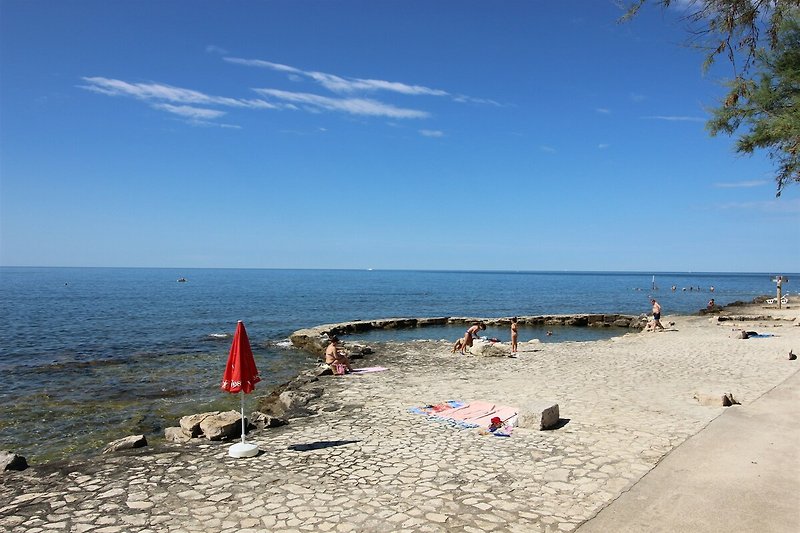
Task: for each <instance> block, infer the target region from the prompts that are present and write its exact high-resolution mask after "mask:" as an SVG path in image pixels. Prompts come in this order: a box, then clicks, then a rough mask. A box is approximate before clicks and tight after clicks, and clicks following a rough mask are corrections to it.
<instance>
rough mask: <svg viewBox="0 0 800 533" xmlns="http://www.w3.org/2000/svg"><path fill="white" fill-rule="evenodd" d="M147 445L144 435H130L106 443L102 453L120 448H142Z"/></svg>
mask: <svg viewBox="0 0 800 533" xmlns="http://www.w3.org/2000/svg"><path fill="white" fill-rule="evenodd" d="M143 446H147V439H146V438H145V437H144V435H130V436H128V437H124V438H121V439H117V440H115V441H112V442H109V443H108V444H106V447H105V448H103V453H111V452H116V451H120V450H132V449H133V448H142V447H143Z"/></svg>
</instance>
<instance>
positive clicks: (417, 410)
mask: <svg viewBox="0 0 800 533" xmlns="http://www.w3.org/2000/svg"><path fill="white" fill-rule="evenodd" d="M409 411H410V412H412V413H414V414H424V415H427V416H428V417H429V418H433V419H438V420H443V421H446V422H450V423H452V424H453V425H455V426H457V427H464V428H485V429H488V428H489V426H490V424H491V422H492V418H494V417H499V418H500V420H502V421H503V423H504V424H505V425H508V426H510V427H513V426H516V425H517V415H518V413H519V409H517V408H516V407H509V406H506V405H497V404H494V403H491V402H484V401H472V402H468V403H464V402H459V401H456V400H451V401H448V402H444V403H441V404H436V405H426V406H422V407H412V408H411V409H409Z"/></svg>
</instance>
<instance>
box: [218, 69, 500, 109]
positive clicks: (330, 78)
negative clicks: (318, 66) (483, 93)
mask: <svg viewBox="0 0 800 533" xmlns="http://www.w3.org/2000/svg"><path fill="white" fill-rule="evenodd" d="M223 59H224V60H225V61H227V62H228V63H233V64H236V65H243V66H248V67H257V68H265V69H269V70H274V71H276V72H283V73H286V74H288V75H289V79H291V80H293V81H300V80H302V79H303V78H306V79H310V80H312V81H314V82H316V83H317V84H319V85H321V86H322V87H324V88H325V89H327V90H329V91H331V92H332V93H336V94H353V93H368V92H378V91H383V92H391V93H396V94H403V95H408V96H445V97H449V98H451V99H452V100H453V101H455V102H459V103H471V104H483V105H491V106H496V107H501V106H502V104H500V103H499V102H496V101H495V100H491V99H488V98H476V97H474V96H467V95H464V94H452V93H450V92H448V91H445V90H442V89H434V88H431V87H425V86H424V85H413V84H408V83H402V82H398V81H387V80H376V79H372V78H352V77H348V76H340V75H336V74H330V73H327V72H319V71H315V70H303V69H299V68H297V67H292V66H290V65H284V64H282V63H274V62H272V61H265V60H263V59H244V58H241V57H225V58H223Z"/></svg>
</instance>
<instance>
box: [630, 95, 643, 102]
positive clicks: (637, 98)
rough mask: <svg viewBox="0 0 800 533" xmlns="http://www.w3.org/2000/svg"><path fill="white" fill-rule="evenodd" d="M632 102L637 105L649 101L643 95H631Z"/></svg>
mask: <svg viewBox="0 0 800 533" xmlns="http://www.w3.org/2000/svg"><path fill="white" fill-rule="evenodd" d="M631 100H632V101H634V102H637V103H638V102H644V101H645V100H647V97H646V96H645V95H643V94H639V93H631Z"/></svg>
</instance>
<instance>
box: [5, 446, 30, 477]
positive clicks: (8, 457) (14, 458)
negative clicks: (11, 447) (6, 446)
mask: <svg viewBox="0 0 800 533" xmlns="http://www.w3.org/2000/svg"><path fill="white" fill-rule="evenodd" d="M26 468H28V461H26V460H25V458H24V457H22V456H21V455H17V454H15V453H14V452H7V451H4V450H0V472H5V471H6V470H25V469H26Z"/></svg>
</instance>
